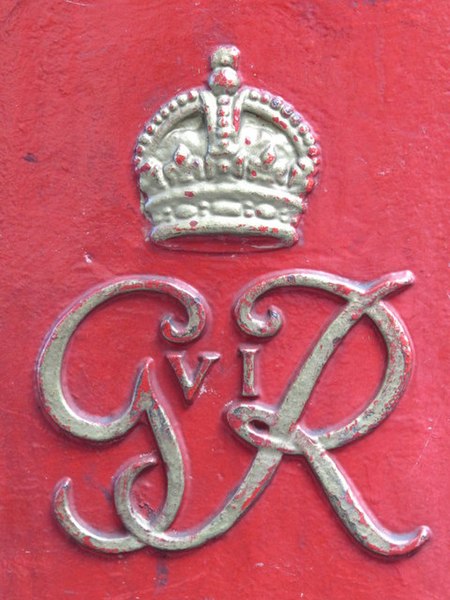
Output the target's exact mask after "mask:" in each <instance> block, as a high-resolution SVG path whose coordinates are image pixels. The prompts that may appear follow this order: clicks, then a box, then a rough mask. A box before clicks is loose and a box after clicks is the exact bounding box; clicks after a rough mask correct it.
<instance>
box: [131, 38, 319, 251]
mask: <svg viewBox="0 0 450 600" xmlns="http://www.w3.org/2000/svg"><path fill="white" fill-rule="evenodd" d="M239 54H240V53H239V50H238V49H237V48H235V47H234V46H222V47H220V48H218V49H217V50H216V51H215V52H214V53H213V54H212V56H211V67H212V72H211V74H210V76H209V79H208V86H209V89H203V88H195V89H192V90H190V91H188V92H185V93H181V94H178V95H177V96H175V97H174V98H173V99H172V100H170V101H169V102H168V103H167V104H166V105H164V106H162V107H161V108H160V110H159V111H158V112H157V113H156V114H155V115H154V116H153V118H152V119H151V120H150V121H149V122H148V123H147V125H146V127H145V129H144V131H143V133H142V134H141V135H140V137H139V139H138V143H137V146H136V153H135V166H136V172H137V174H138V177H139V186H140V190H141V209H142V212H143V213H144V215H145V216H146V217H147V218H148V219H149V220H150V221H151V222H152V224H153V227H152V230H151V232H150V238H151V239H152V240H153V241H154V242H155V243H156V244H160V245H165V246H167V247H170V248H179V247H186V245H187V246H188V247H189V245H190V247H191V248H193V249H208V250H223V246H220V247H219V245H218V243H217V242H218V241H219V240H220V241H226V242H228V243H229V244H230V243H233V242H234V243H233V244H232V245H233V247H235V248H239V249H244V250H248V249H265V248H277V247H282V246H291V245H292V244H294V243H295V242H296V241H297V240H298V239H299V233H298V231H297V227H298V224H299V219H300V216H301V214H302V213H303V211H304V209H305V198H306V196H307V194H308V193H309V192H310V191H311V190H312V189H313V187H314V184H315V179H314V177H315V175H316V173H317V170H318V165H319V161H320V159H319V148H318V146H317V145H316V141H315V137H314V135H313V133H312V131H311V129H310V127H309V125H308V124H307V123H306V122H305V121H304V119H303V117H302V116H301V115H300V114H299V113H297V112H296V111H295V110H294V108H293V107H292V106H291V105H290V104H288V103H286V102H285V101H284V100H283V99H282V98H280V97H278V96H273V95H271V94H269V93H268V92H266V91H264V90H260V89H258V88H252V87H241V80H240V77H239V74H238V71H237V69H238V62H239Z"/></svg>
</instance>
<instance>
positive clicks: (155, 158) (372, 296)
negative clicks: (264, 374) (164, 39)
mask: <svg viewBox="0 0 450 600" xmlns="http://www.w3.org/2000/svg"><path fill="white" fill-rule="evenodd" d="M237 59H238V51H237V49H235V48H230V47H226V48H220V49H219V50H217V51H216V53H215V54H214V55H213V58H212V67H213V72H212V75H211V77H210V79H209V86H210V91H209V90H208V91H199V90H194V91H192V92H189V93H187V94H181V95H179V96H177V97H176V98H175V99H174V100H172V101H171V102H169V104H168V105H167V106H166V107H163V108H162V109H161V110H160V112H159V113H158V114H157V115H156V116H155V117H154V118H153V120H152V123H151V124H150V125H149V126H147V128H146V133H144V134H143V135H142V136H141V138H140V145H139V146H138V148H137V165H138V169H139V172H140V186H141V192H142V208H143V211H144V213H145V214H146V215H147V216H148V217H150V218H151V220H152V222H153V224H154V228H153V230H152V234H151V235H152V238H153V239H154V240H155V241H156V242H158V243H166V242H167V243H169V242H170V241H171V240H173V239H178V238H188V237H190V236H191V235H192V236H194V237H195V236H209V235H211V234H215V236H219V237H220V236H227V235H230V236H237V237H239V236H241V235H242V236H245V237H249V239H254V240H258V242H255V244H259V247H261V246H262V247H267V246H277V245H289V244H292V243H293V242H294V241H295V239H296V235H297V233H296V230H295V225H296V224H297V219H298V216H299V214H300V212H301V211H302V209H303V199H304V195H305V194H306V193H307V192H308V191H309V190H310V189H311V187H312V185H313V179H312V177H313V174H314V172H315V168H316V164H317V163H316V160H315V159H316V155H317V147H316V146H315V145H314V138H313V137H312V135H311V133H310V132H309V129H308V128H307V127H306V126H305V125H300V123H302V120H301V118H300V116H299V115H298V114H297V113H295V112H294V111H293V109H292V108H291V107H289V106H287V105H286V104H285V103H284V102H283V101H282V100H280V99H278V98H271V97H270V96H268V95H267V94H266V93H265V92H261V91H260V90H252V89H249V88H242V89H241V88H240V80H239V76H238V75H237V71H236V68H237ZM300 127H304V130H301V132H300ZM225 133H226V134H227V135H225ZM300 133H301V135H299V134H300ZM247 138H248V139H249V140H250V141H251V143H249V144H247V142H246V140H247ZM253 171H255V173H256V174H255V175H253ZM262 223H265V225H262ZM412 282H413V275H412V274H411V273H410V272H409V271H404V272H400V273H392V274H389V275H386V276H384V277H381V278H380V279H378V280H375V281H372V282H368V283H362V282H356V281H351V280H348V279H345V278H342V277H339V276H336V275H332V274H329V273H323V272H319V271H311V270H295V269H294V270H290V271H282V272H280V273H275V274H273V273H271V274H268V275H266V276H265V277H263V278H261V279H259V280H257V281H254V282H252V283H251V284H249V286H248V287H247V288H246V289H245V290H243V291H241V293H240V296H239V298H238V300H237V301H236V303H235V306H234V311H233V312H232V315H233V318H234V320H235V321H236V324H237V326H238V328H239V329H240V331H241V332H242V333H244V334H245V335H246V336H250V338H251V339H252V340H253V343H252V344H245V345H244V344H243V345H241V346H240V347H239V353H240V357H241V360H242V391H241V395H242V397H243V398H245V402H242V401H235V400H234V399H233V398H229V403H228V404H227V405H226V406H225V407H224V415H225V417H226V422H227V423H228V427H229V429H228V431H229V433H230V435H231V434H232V433H234V434H235V435H237V436H239V437H240V438H241V439H242V440H244V441H245V442H246V443H248V444H250V445H252V446H254V447H255V448H256V449H257V452H256V454H255V456H254V458H253V460H252V462H251V464H250V465H249V468H248V471H247V473H246V475H245V476H244V477H243V479H242V481H241V482H240V483H239V484H238V486H237V487H236V489H235V490H234V491H233V492H231V493H230V495H229V497H228V498H227V499H226V500H225V501H224V503H223V505H222V507H221V508H220V509H219V510H218V511H216V512H215V513H214V514H213V515H212V516H211V517H210V518H209V519H208V520H207V522H206V523H203V524H200V525H199V526H198V527H194V528H192V529H189V530H185V531H180V530H177V529H174V528H172V523H173V522H174V520H175V519H176V517H177V514H178V510H179V508H180V505H181V502H182V500H183V498H184V492H185V480H186V465H187V463H188V461H187V457H186V456H185V455H184V450H182V449H183V448H184V443H183V440H182V434H181V432H180V431H179V429H178V428H177V427H176V426H175V424H174V423H173V422H172V421H171V418H170V417H169V414H170V411H168V410H167V404H168V403H167V400H166V399H165V398H164V397H162V394H161V392H160V391H159V388H158V385H157V373H155V372H154V367H153V361H152V359H151V357H148V358H147V359H146V360H145V361H144V363H143V364H142V365H141V366H140V367H139V369H138V374H137V378H136V383H135V386H134V389H133V390H132V392H131V393H130V399H129V403H128V406H127V407H126V408H125V409H124V410H123V411H122V413H121V414H119V415H117V414H114V415H110V416H104V417H98V416H93V415H90V414H87V413H85V412H83V411H81V410H80V409H79V408H78V407H77V405H76V402H75V400H74V399H73V398H72V397H71V395H70V392H69V391H68V390H67V388H66V387H65V385H64V382H63V376H62V373H63V365H64V361H65V356H66V350H67V348H68V345H69V343H70V340H71V338H72V336H73V334H74V333H75V331H76V330H77V328H78V326H79V325H80V324H81V323H82V321H83V320H84V319H85V318H87V317H88V316H89V315H90V314H91V312H92V311H93V310H95V309H96V307H98V306H100V305H101V304H103V303H104V302H106V301H108V300H110V299H112V298H117V297H119V296H122V295H124V294H130V293H135V292H139V293H143V292H144V293H151V294H160V295H164V296H167V297H171V298H172V299H175V300H176V301H177V302H179V303H180V304H181V306H182V307H183V308H184V311H185V321H184V322H177V321H175V320H174V319H173V317H171V316H166V317H165V318H164V319H163V320H162V323H161V334H162V336H163V337H164V338H165V339H166V340H167V341H169V342H171V343H173V344H180V343H182V344H186V343H194V342H195V340H196V339H197V338H198V337H199V336H200V335H201V333H202V331H203V330H204V328H205V325H206V322H207V319H208V315H209V314H210V311H209V310H208V307H207V304H206V300H205V299H204V298H203V297H202V295H201V294H200V293H199V292H198V291H197V290H196V289H194V288H193V287H191V286H190V285H188V284H186V283H185V282H183V281H180V280H177V279H174V278H167V277H161V276H152V275H139V276H135V277H128V278H124V279H121V280H118V281H113V282H111V283H107V284H105V285H103V286H101V287H99V288H96V289H93V290H91V291H90V292H88V293H87V294H86V295H85V296H83V297H82V298H81V299H79V300H77V301H76V302H75V303H74V304H73V305H72V306H70V307H69V308H68V309H67V310H66V311H65V312H64V313H63V315H62V316H61V317H60V319H59V320H58V321H57V323H56V324H55V325H54V327H53V328H52V330H51V331H50V333H49V335H48V338H47V340H46V342H45V343H44V346H43V349H42V351H41V354H40V356H39V359H38V365H37V383H38V388H39V392H40V399H41V404H42V406H43V408H44V410H45V412H46V413H47V415H48V416H49V418H50V419H51V420H52V421H53V422H55V423H56V424H57V425H58V426H59V427H60V428H62V429H63V430H64V431H66V432H68V433H70V434H71V435H73V436H75V437H78V438H81V439H83V440H92V441H95V442H108V441H109V442H110V441H114V440H118V439H119V438H120V437H121V436H124V435H126V434H127V433H128V432H129V431H130V430H131V429H132V428H133V427H134V426H135V425H136V424H137V423H138V422H139V421H141V420H142V418H145V419H146V422H147V423H148V426H149V427H150V428H151V430H152V431H153V434H154V438H155V440H156V443H157V445H158V449H159V453H158V455H156V454H144V455H141V456H139V457H137V458H134V459H131V460H130V461H129V462H128V463H127V464H125V465H124V466H123V467H122V468H121V469H120V470H119V472H118V473H117V474H116V476H115V480H114V481H115V483H114V502H115V507H116V510H117V514H118V515H119V517H120V519H121V521H122V524H123V531H120V532H117V533H104V532H101V531H98V530H96V529H94V528H93V527H92V526H91V525H89V524H88V523H86V522H85V521H84V520H83V519H82V518H81V517H80V516H79V515H78V513H77V510H76V508H75V505H74V501H73V498H72V494H71V491H72V483H71V481H70V479H68V478H66V479H64V480H62V481H61V482H60V483H59V484H58V485H57V486H56V489H55V496H54V510H55V515H56V517H57V519H58V521H59V523H60V525H61V527H62V528H63V529H64V530H65V531H66V532H67V533H68V534H69V535H70V536H71V537H73V538H74V539H75V540H77V541H78V542H79V543H80V544H82V545H84V546H87V547H89V548H93V549H96V550H99V551H103V552H109V553H121V552H129V551H133V550H137V549H139V548H142V547H144V546H151V547H153V548H157V549H161V550H184V549H189V548H195V547H197V546H201V545H202V544H204V543H205V542H207V541H209V540H212V539H214V538H217V537H218V536H220V535H222V534H223V533H225V532H226V531H228V530H229V529H230V528H231V527H232V526H233V525H234V524H235V523H236V521H237V520H238V519H239V518H240V517H242V516H243V515H244V514H245V513H246V512H247V511H248V510H249V509H250V508H251V507H252V506H253V504H254V503H255V501H256V500H257V499H258V498H259V497H260V496H261V495H262V493H263V492H264V490H265V489H266V488H267V486H268V485H269V483H270V482H271V481H272V479H273V478H274V476H275V473H276V471H277V469H278V466H279V465H280V463H281V461H282V459H283V456H284V455H286V454H288V455H294V456H298V457H303V458H304V460H306V462H307V463H308V464H309V466H310V468H311V469H312V471H313V472H314V474H315V476H316V477H317V479H318V481H319V482H320V484H321V485H322V487H323V489H324V491H325V494H326V495H327V497H328V499H329V501H330V503H331V505H332V507H333V509H334V510H335V512H336V514H337V516H338V517H339V519H340V520H341V522H342V523H343V524H344V526H345V527H346V528H347V530H348V531H349V532H350V534H351V535H352V536H353V537H354V538H355V539H356V540H357V541H358V542H359V543H360V544H361V545H362V546H364V547H365V548H367V549H368V550H371V551H373V552H375V553H377V554H381V555H385V556H392V555H402V554H406V553H409V552H411V551H413V550H415V549H417V548H419V547H420V546H421V545H422V544H423V543H424V542H425V541H426V540H427V539H429V537H430V530H429V529H428V527H426V526H421V527H419V528H417V529H416V530H414V531H411V532H408V533H402V534H399V533H393V532H391V531H388V530H387V529H386V528H384V527H383V526H382V525H381V524H380V523H379V522H378V521H377V520H376V518H375V517H374V516H373V515H372V514H371V512H370V511H369V509H368V508H367V507H366V506H365V504H364V502H363V501H362V499H361V497H360V495H359V493H358V491H357V490H356V489H355V486H354V485H353V484H352V482H351V480H350V479H349V478H348V476H347V475H346V474H345V473H344V471H343V470H342V469H341V468H340V466H339V463H338V461H337V459H336V458H335V456H334V455H333V453H332V450H333V449H335V448H338V447H340V446H343V445H345V444H348V443H350V442H353V441H355V440H357V439H358V438H360V437H362V436H365V435H367V434H368V433H370V432H371V431H373V430H374V429H375V428H376V427H378V425H380V424H381V423H382V422H383V420H384V419H386V417H387V416H388V415H389V414H390V413H391V412H392V410H393V409H394V408H395V406H396V405H397V403H398V401H399V400H400V398H401V396H402V394H403V392H404V390H405V387H406V385H407V383H408V380H409V377H410V374H411V368H412V359H413V356H412V349H411V342H410V338H409V334H408V332H407V330H406V328H405V326H404V325H403V324H402V322H401V321H400V319H399V318H398V316H397V315H396V313H395V312H394V311H393V309H392V308H391V307H389V305H388V304H387V303H386V301H385V298H386V296H388V295H389V294H391V293H393V292H396V291H399V290H401V289H402V288H403V287H405V286H408V285H410V284H411V283H412ZM280 288H283V289H284V288H286V289H287V290H289V291H290V292H291V293H293V292H296V293H298V292H301V291H302V290H308V289H316V290H322V291H323V292H326V293H328V294H329V295H331V296H334V297H336V298H338V299H341V300H344V304H343V307H341V309H340V311H339V312H338V313H337V315H335V316H334V318H333V319H332V320H331V321H330V322H329V324H328V326H327V328H326V330H325V331H324V333H322V334H321V335H320V336H319V337H318V338H317V340H316V342H315V345H314V346H313V348H312V350H311V351H310V353H309V355H308V356H307V357H306V359H305V360H304V361H303V362H302V363H301V364H300V365H299V366H298V369H297V372H296V373H295V376H294V378H293V381H292V383H291V384H290V385H289V386H288V387H287V389H286V390H285V392H284V394H283V397H282V398H281V399H280V401H279V403H278V404H277V405H274V406H272V405H268V404H267V403H265V402H264V400H265V399H264V394H263V391H261V390H260V389H259V385H258V381H257V377H256V372H257V361H258V353H259V351H260V347H259V346H258V340H261V339H262V338H272V337H274V336H276V335H277V334H278V332H279V330H280V328H281V326H282V324H283V319H282V314H281V312H280V311H279V310H278V309H277V308H275V307H270V309H269V310H268V311H267V313H266V314H260V313H258V310H257V307H258V302H259V300H260V299H261V298H262V297H264V296H265V295H266V294H267V293H268V292H270V291H271V290H275V289H280ZM364 316H365V317H368V318H369V319H370V320H371V321H372V323H373V324H374V326H375V327H376V328H377V329H378V331H379V332H380V334H381V336H382V337H383V339H384V341H385V344H386V352H387V363H386V370H385V374H384V378H383V381H382V382H381V385H380V387H379V389H378V392H377V393H376V395H375V397H374V398H373V399H371V400H370V402H369V403H368V404H367V406H366V407H365V408H364V409H363V410H362V411H361V412H360V413H359V414H358V415H356V416H353V417H349V419H348V421H347V422H346V423H345V424H344V425H340V426H336V427H329V428H327V429H323V430H311V429H308V428H307V427H306V426H305V425H304V423H303V421H302V415H303V411H304V409H305V407H306V405H307V403H308V401H309V398H310V395H311V393H312V392H313V390H314V387H315V385H316V383H317V381H318V379H319V377H320V374H321V372H322V370H323V369H324V367H325V366H326V364H327V363H328V361H329V360H330V359H331V358H332V356H333V353H334V351H335V350H336V348H337V347H338V346H339V344H340V343H341V341H342V340H343V339H344V338H345V337H346V335H347V334H348V333H349V331H350V330H351V329H352V328H353V327H354V326H355V325H357V323H358V322H359V321H360V319H361V318H362V317H364ZM166 358H167V360H168V361H169V363H170V366H171V368H172V369H173V371H174V374H175V376H176V378H177V380H178V382H179V385H180V386H181V388H182V391H183V394H184V398H185V400H186V406H187V407H188V406H189V405H191V404H192V403H193V402H194V401H195V396H196V393H197V391H198V389H199V386H200V385H201V383H202V381H203V380H204V379H205V378H206V377H208V373H209V371H210V369H213V368H214V364H215V363H216V362H217V361H218V360H220V354H218V353H217V352H202V353H200V354H199V356H198V363H197V364H195V363H194V364H192V363H190V362H189V361H188V360H187V356H186V353H185V351H174V352H168V353H167V354H166ZM160 460H162V462H163V463H164V466H165V470H166V476H167V477H166V481H167V489H166V495H165V502H164V505H163V507H162V508H161V510H160V511H159V513H157V514H155V513H154V514H153V515H152V516H151V518H147V517H146V516H144V515H143V514H141V513H140V512H139V511H138V510H137V509H136V507H135V506H134V503H133V501H132V497H133V485H134V482H135V480H136V478H137V477H138V475H139V474H140V473H141V472H142V471H143V470H144V469H147V468H151V467H152V466H154V465H155V464H156V463H157V461H160ZM289 502H291V503H292V508H293V509H294V506H295V499H294V498H287V499H286V503H287V504H289ZM305 510H306V508H305Z"/></svg>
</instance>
